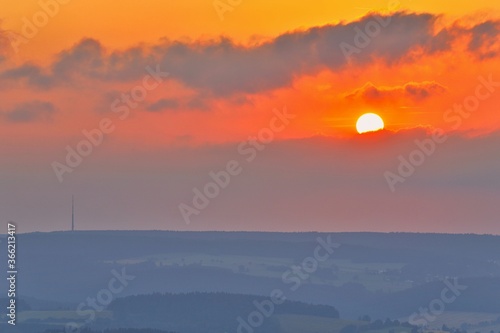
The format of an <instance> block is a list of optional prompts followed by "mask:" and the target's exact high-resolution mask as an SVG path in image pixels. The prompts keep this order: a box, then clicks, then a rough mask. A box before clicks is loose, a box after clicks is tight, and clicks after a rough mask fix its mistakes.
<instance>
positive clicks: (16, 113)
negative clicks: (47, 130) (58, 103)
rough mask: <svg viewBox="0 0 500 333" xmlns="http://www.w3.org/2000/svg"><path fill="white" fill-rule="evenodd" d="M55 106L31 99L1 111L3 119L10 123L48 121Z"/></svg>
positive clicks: (50, 119)
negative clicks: (3, 111) (8, 109)
mask: <svg viewBox="0 0 500 333" xmlns="http://www.w3.org/2000/svg"><path fill="white" fill-rule="evenodd" d="M55 112H56V108H55V107H54V105H53V104H52V103H49V102H43V101H31V102H26V103H23V104H20V105H18V106H16V107H14V108H13V109H12V110H10V111H7V112H5V113H3V116H4V119H5V120H6V121H8V122H12V123H32V122H50V121H52V117H53V114H54V113H55Z"/></svg>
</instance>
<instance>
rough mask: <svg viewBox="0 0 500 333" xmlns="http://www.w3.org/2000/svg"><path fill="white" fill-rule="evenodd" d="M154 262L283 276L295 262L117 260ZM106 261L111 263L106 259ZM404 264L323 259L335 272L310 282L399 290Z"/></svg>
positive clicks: (187, 256)
mask: <svg viewBox="0 0 500 333" xmlns="http://www.w3.org/2000/svg"><path fill="white" fill-rule="evenodd" d="M146 262H150V263H151V264H154V265H156V266H158V267H160V266H188V265H199V266H203V267H216V268H223V269H228V270H231V271H232V272H234V273H240V274H247V275H252V276H258V277H268V278H276V279H281V276H282V274H283V273H284V272H285V271H286V270H287V269H289V267H290V266H291V265H294V264H297V263H294V262H293V261H292V260H291V259H289V258H279V257H255V256H236V255H222V256H214V255H205V254H196V253H176V254H164V255H161V254H160V255H154V256H147V257H141V258H127V259H122V260H117V261H114V263H116V264H120V265H133V264H138V263H146ZM105 263H111V262H110V261H106V262H105ZM403 266H404V264H402V263H356V262H352V261H351V260H341V259H336V260H332V259H330V260H327V261H325V262H321V263H319V270H323V271H325V270H326V271H329V272H331V276H330V277H325V276H324V275H322V274H320V273H319V270H318V272H317V273H313V274H311V278H310V283H313V284H320V285H332V286H336V287H338V286H342V285H343V284H345V283H348V282H357V283H360V284H362V285H364V286H365V287H366V288H367V289H368V290H370V291H379V290H383V291H386V292H395V291H400V290H405V289H408V288H411V287H412V283H411V282H410V281H398V280H397V279H394V278H393V275H391V272H399V271H400V270H401V268H402V267H403Z"/></svg>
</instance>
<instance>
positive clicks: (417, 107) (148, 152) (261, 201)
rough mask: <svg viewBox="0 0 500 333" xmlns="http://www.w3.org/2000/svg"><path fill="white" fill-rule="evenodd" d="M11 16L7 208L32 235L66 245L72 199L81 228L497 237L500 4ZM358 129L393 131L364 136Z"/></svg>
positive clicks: (318, 4)
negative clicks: (212, 190)
mask: <svg viewBox="0 0 500 333" xmlns="http://www.w3.org/2000/svg"><path fill="white" fill-rule="evenodd" d="M231 3H232V4H231ZM2 10H3V15H2V17H1V28H2V30H3V33H2V35H1V38H0V86H1V89H0V95H1V100H2V104H1V106H0V133H1V134H0V138H1V139H2V141H3V142H4V144H3V145H2V148H1V151H0V153H1V158H0V168H1V169H0V170H1V173H0V184H1V185H2V186H1V193H2V197H1V203H0V210H1V211H2V213H3V214H2V215H3V219H4V220H5V221H14V222H17V223H18V228H19V230H20V231H22V232H30V231H52V230H63V229H67V228H68V226H69V223H70V217H71V195H72V194H74V195H75V199H76V216H77V219H76V224H77V228H79V229H162V230H163V229H168V230H262V231H310V230H318V231H416V232H446V233H469V232H470V233H494V234H500V224H499V223H498V222H499V218H498V217H499V215H500V204H499V203H500V202H499V201H500V113H499V105H500V62H499V60H500V39H499V32H500V4H499V2H498V0H477V1H465V0H464V1H457V0H454V1H448V0H443V1H434V0H433V1H431V0H408V1H405V0H401V1H399V2H398V1H387V0H384V1H378V0H370V1H368V0H366V1H361V0H358V1H356V0H355V1H347V2H345V1H323V0H320V1H313V2H311V1H294V0H287V1H284V0H276V1H264V0H243V1H241V3H240V2H239V1H236V0H233V1H227V0H222V1H211V0H185V1H170V0H147V1H143V2H140V3H139V2H137V1H131V0H123V1H120V2H119V3H117V2H116V1H111V0H86V1H81V0H64V1H63V0H60V1H56V0H42V1H40V2H38V1H31V0H23V1H20V2H10V3H7V4H4V5H3V8H2ZM127 96H128V97H127ZM364 113H376V114H378V115H379V116H380V117H382V119H383V120H384V123H385V129H384V130H382V131H378V132H373V133H366V134H358V133H357V132H356V121H357V119H358V118H359V117H360V116H361V115H363V114H364ZM278 125H279V126H278ZM278 128H279V130H276V129H278ZM103 132H104V133H103ZM89 133H91V134H89ZM92 133H93V134H92ZM96 133H97V134H96ZM99 133H102V142H101V139H100V138H101V136H100V134H99ZM269 133H271V134H269ZM92 135H93V136H92ZM269 135H272V137H269ZM89 137H90V138H93V140H94V141H95V142H97V143H94V144H92V143H91V146H90V147H91V148H90V149H91V150H92V152H89V153H88V154H86V156H82V157H81V158H78V157H77V158H76V159H77V160H78V159H80V161H77V162H75V163H76V164H78V165H76V166H70V165H69V164H68V160H67V155H68V151H73V150H74V151H77V152H78V149H85V147H89V146H87V145H86V143H85V142H87V143H88V142H91V140H92V139H89ZM263 138H266V139H263ZM256 140H257V142H256ZM259 140H260V141H259ZM262 140H266V142H262ZM84 141H85V142H84ZM252 142H253V143H252ZM82 147H83V148H82ZM230 161H235V163H237V166H238V167H237V168H236V167H235V169H238V171H237V172H236V171H235V172H234V173H235V175H231V176H230V181H229V184H228V185H227V186H224V188H219V190H218V193H217V195H214V198H208V199H207V198H205V199H206V200H201V201H208V202H209V203H208V204H207V205H206V207H203V208H201V209H200V208H199V207H198V208H196V207H195V204H194V203H193V200H195V201H196V193H197V190H200V191H201V192H203V189H204V187H205V185H206V184H208V183H210V182H213V173H219V172H220V170H226V169H227V167H228V164H231V163H230ZM402 161H403V162H402ZM412 161H413V162H412ZM73 162H74V159H73ZM414 162H415V163H414ZM403 164H404V165H403ZM415 164H417V165H415ZM58 170H59V171H58ZM401 170H402V171H401ZM211 172H213V173H212V176H211ZM224 172H226V171H224ZM401 172H402V173H401ZM209 187H210V186H209ZM188 206H189V207H191V208H189V209H192V210H190V212H194V211H197V212H196V214H192V215H190V223H186V218H185V212H186V210H185V209H186V207H188ZM182 207H184V208H182ZM183 209H184V215H183V213H182V212H183Z"/></svg>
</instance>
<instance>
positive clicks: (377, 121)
mask: <svg viewBox="0 0 500 333" xmlns="http://www.w3.org/2000/svg"><path fill="white" fill-rule="evenodd" d="M381 129H384V121H383V120H382V118H381V117H380V116H379V115H377V114H375V113H365V114H364V115H362V116H361V117H359V118H358V121H357V122H356V130H357V131H358V133H359V134H362V133H366V132H375V131H378V130H381Z"/></svg>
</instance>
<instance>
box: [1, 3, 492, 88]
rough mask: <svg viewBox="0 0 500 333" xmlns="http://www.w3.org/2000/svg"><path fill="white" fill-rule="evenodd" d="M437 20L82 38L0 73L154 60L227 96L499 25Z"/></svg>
mask: <svg viewBox="0 0 500 333" xmlns="http://www.w3.org/2000/svg"><path fill="white" fill-rule="evenodd" d="M438 18H439V17H438V16H436V15H432V14H413V13H405V12H399V13H395V14H392V15H390V16H382V15H380V14H370V15H368V16H366V17H363V18H361V19H359V20H357V21H355V22H350V23H340V24H335V25H326V26H322V27H314V28H310V29H308V30H304V31H293V32H288V33H285V34H282V35H280V36H278V37H276V38H275V39H272V40H270V41H267V42H265V43H261V44H258V45H252V46H242V45H238V44H236V43H234V42H233V41H231V40H229V39H227V38H220V39H218V40H212V41H208V42H195V43H184V42H168V43H164V44H161V45H156V46H153V47H135V48H131V49H128V50H125V51H116V52H112V53H108V52H106V50H105V49H104V48H103V46H102V45H101V44H100V43H99V42H98V41H96V40H92V39H85V40H83V41H81V42H80V43H79V44H77V45H75V46H74V47H73V48H71V49H70V50H67V51H64V52H62V53H60V54H59V55H58V56H57V58H56V60H55V61H54V63H53V64H52V65H51V66H50V67H49V68H48V69H42V68H40V67H37V66H34V65H29V64H28V65H24V66H22V67H19V68H17V69H13V70H10V71H6V72H4V73H2V74H0V78H3V79H10V80H24V81H26V82H28V83H29V84H31V85H33V86H36V87H39V88H50V87H52V86H54V85H56V84H59V85H67V84H71V83H72V82H75V81H76V80H78V79H81V78H87V79H94V80H100V81H109V80H119V81H125V80H139V79H141V78H142V77H143V76H144V75H146V67H147V66H151V67H153V68H156V66H157V65H159V66H160V68H161V69H162V70H163V71H168V72H169V73H170V78H171V79H174V80H177V81H180V82H182V83H184V84H185V85H187V86H189V87H192V88H194V89H199V90H202V91H205V92H208V94H209V96H213V97H218V96H224V97H228V96H234V95H237V94H239V93H259V92H262V91H267V90H272V89H275V88H279V87H283V86H287V85H289V84H290V83H291V82H292V80H293V79H294V78H295V77H298V76H300V75H304V74H311V75H313V74H315V73H317V72H318V71H319V70H322V69H330V70H341V69H343V68H347V67H348V66H351V65H352V64H361V65H363V64H369V63H373V62H374V61H376V60H381V61H384V62H386V63H387V64H389V65H392V64H397V63H399V62H402V61H412V60H413V59H414V57H415V56H418V55H421V54H432V53H436V52H444V51H450V50H452V44H453V41H454V40H455V39H456V38H457V37H458V36H460V34H467V35H470V34H472V40H471V43H470V45H469V48H468V49H469V51H471V52H475V51H476V50H477V49H478V48H481V47H482V46H484V45H487V44H492V43H493V44H494V43H497V40H496V31H497V30H498V29H497V28H495V27H496V26H497V24H498V23H495V22H491V21H487V22H484V23H481V24H479V25H477V26H474V27H472V28H470V29H464V28H461V27H459V26H458V25H456V26H453V27H451V28H445V29H441V30H437V31H436V24H435V23H436V21H437V20H438ZM374 29H375V30H374ZM361 35H364V37H363V38H365V39H366V38H367V36H368V35H370V36H369V38H368V40H365V42H363V43H361V45H360V43H359V41H360V36H361ZM361 39H362V38H361ZM341 45H344V46H345V45H351V46H352V47H353V48H355V49H356V52H353V53H352V54H349V55H348V56H346V53H345V52H344V51H343V49H342V48H341Z"/></svg>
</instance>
